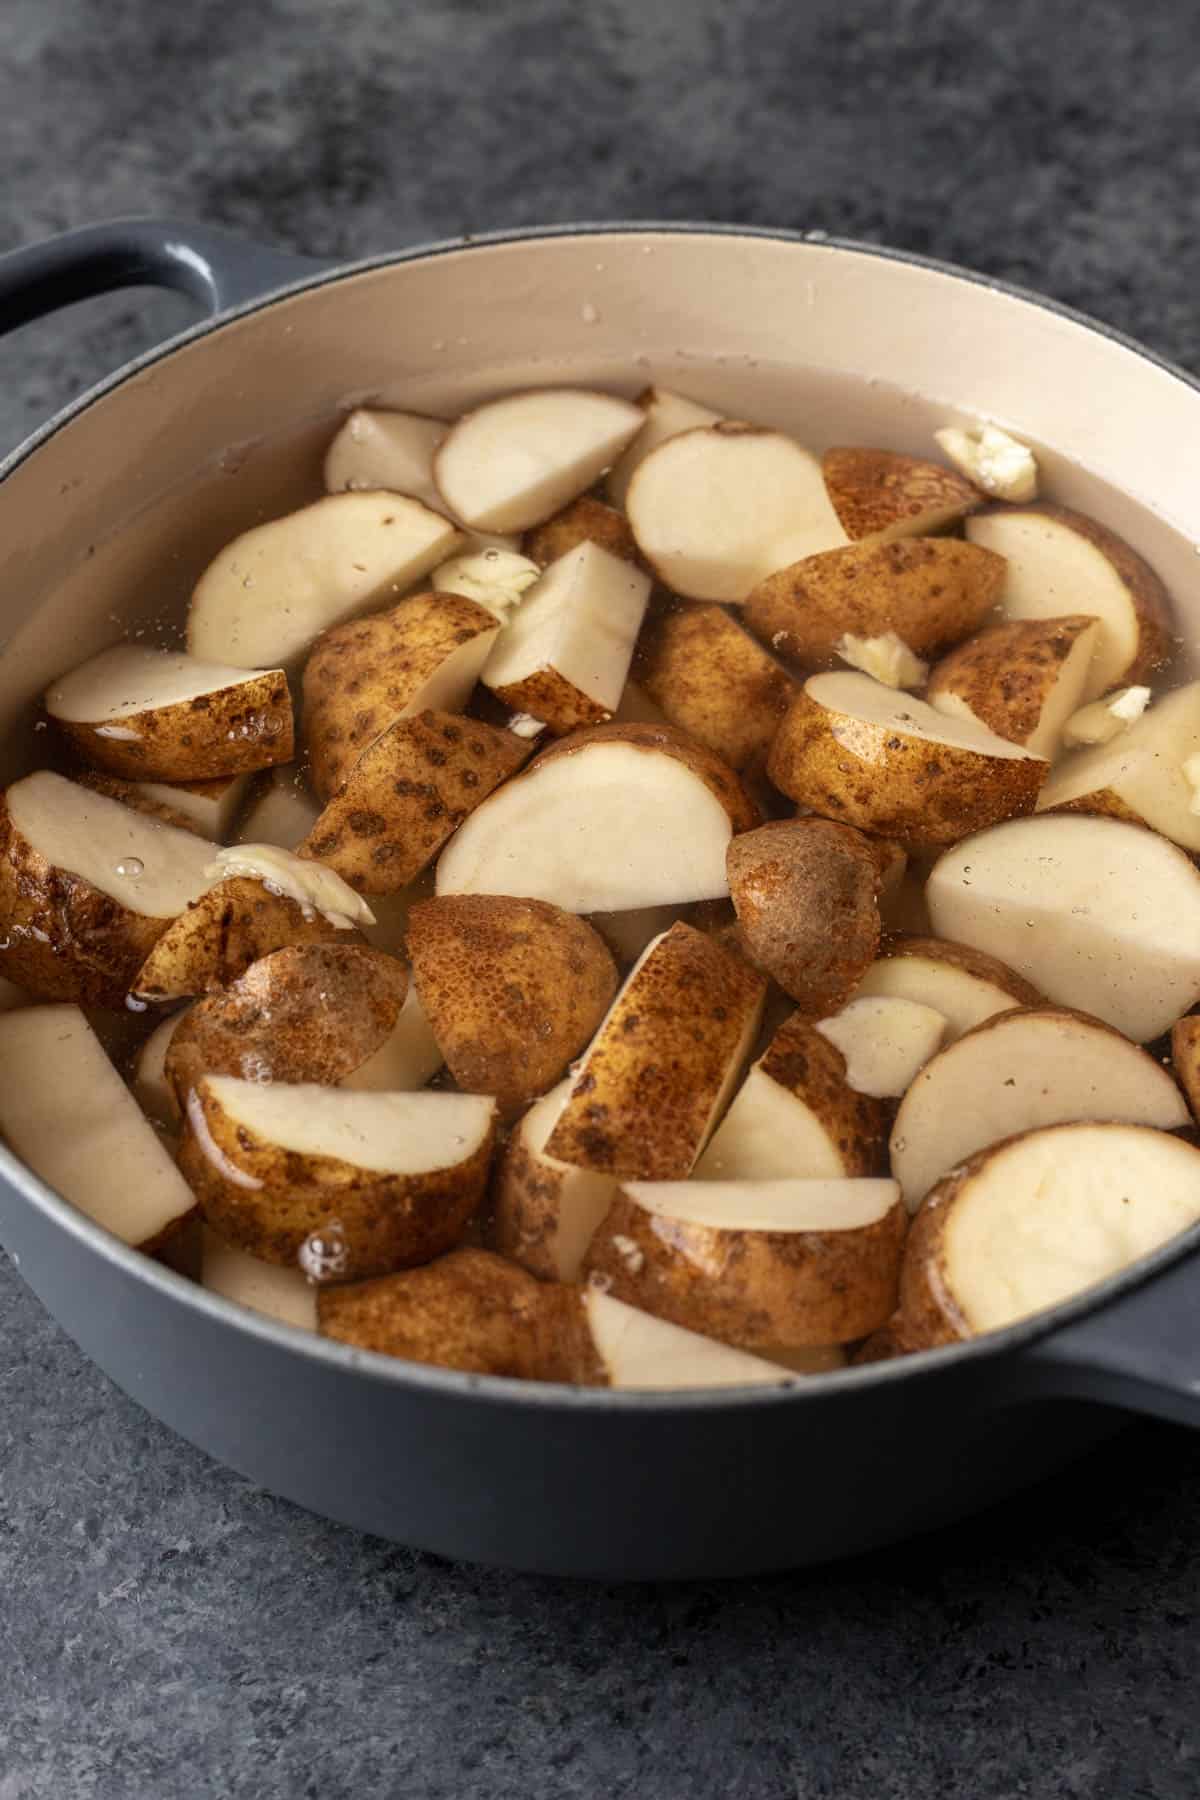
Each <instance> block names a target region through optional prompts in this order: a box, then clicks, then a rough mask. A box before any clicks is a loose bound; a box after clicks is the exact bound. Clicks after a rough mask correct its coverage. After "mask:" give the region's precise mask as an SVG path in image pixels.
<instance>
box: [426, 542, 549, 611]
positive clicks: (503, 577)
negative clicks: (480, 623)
mask: <svg viewBox="0 0 1200 1800" xmlns="http://www.w3.org/2000/svg"><path fill="white" fill-rule="evenodd" d="M514 541H515V542H516V543H520V539H519V538H517V539H515V540H514ZM541 572H542V570H541V565H540V564H539V563H535V562H533V561H531V559H530V558H529V557H528V556H521V555H519V554H518V552H517V551H516V550H502V549H499V548H497V547H496V546H495V545H492V546H491V547H490V548H484V549H480V548H479V540H478V539H476V542H475V545H474V546H473V547H472V548H471V549H470V550H467V551H464V552H463V553H462V554H461V555H459V556H452V557H451V558H450V560H449V562H444V563H439V564H438V566H437V568H436V569H435V570H434V571H433V576H432V578H431V581H430V586H431V587H432V588H433V590H434V592H435V593H437V594H459V595H461V596H462V598H463V599H464V600H474V601H475V603H476V604H477V605H479V606H484V607H486V608H487V610H488V612H490V613H493V614H494V615H495V617H496V619H497V621H498V622H499V623H500V624H501V625H503V624H504V623H505V621H506V620H507V619H508V617H509V615H510V614H511V613H512V612H514V611H515V610H516V608H517V607H518V606H520V604H521V601H522V599H523V598H524V596H525V594H526V593H527V592H528V590H529V589H530V588H531V587H532V586H533V584H534V582H535V581H536V580H537V579H538V577H539V575H540V574H541Z"/></svg>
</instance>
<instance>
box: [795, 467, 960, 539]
mask: <svg viewBox="0 0 1200 1800" xmlns="http://www.w3.org/2000/svg"><path fill="white" fill-rule="evenodd" d="M821 473H822V474H823V475H824V477H825V486H826V489H827V491H828V493H829V498H830V500H831V501H832V503H833V509H834V511H835V513H836V514H837V517H838V520H839V521H840V523H841V525H842V527H843V529H844V530H845V533H846V535H847V537H849V538H850V539H851V540H852V541H854V542H857V541H858V540H859V539H861V538H873V539H874V540H875V541H876V542H877V543H878V542H881V541H884V542H886V541H887V540H888V539H890V538H897V537H921V536H923V535H924V534H925V533H926V532H930V531H944V530H945V529H946V527H947V526H949V525H955V524H957V523H958V521H959V520H960V519H962V518H965V517H966V516H967V514H968V513H972V512H975V511H976V510H977V508H979V507H980V506H982V505H983V495H982V494H981V493H980V492H979V490H978V488H976V487H974V486H973V485H972V484H971V482H969V481H966V480H964V479H963V477H962V476H961V475H958V474H956V473H955V471H954V470H953V469H947V468H946V467H944V465H943V464H941V463H933V462H925V461H923V460H922V459H921V458H920V457H917V456H902V455H900V454H898V453H897V452H896V451H894V450H862V449H854V448H850V449H843V448H839V449H835V450H827V451H826V452H825V454H824V456H823V457H822V458H821Z"/></svg>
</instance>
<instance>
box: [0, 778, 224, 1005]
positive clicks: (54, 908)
mask: <svg viewBox="0 0 1200 1800" xmlns="http://www.w3.org/2000/svg"><path fill="white" fill-rule="evenodd" d="M216 848H217V847H216V845H215V844H210V843H208V842H206V841H205V839H203V838H200V837H197V836H196V835H195V833H193V832H190V831H179V830H176V829H174V828H173V827H172V826H169V825H164V824H162V823H161V822H160V821H159V820H157V819H155V818H152V817H151V816H149V815H148V814H146V813H143V812H140V811H136V810H134V809H133V808H131V807H128V806H123V805H121V803H120V802H119V801H117V800H110V799H109V798H108V797H107V796H106V795H103V794H99V793H96V792H95V791H93V790H92V789H90V788H87V787H82V786H80V785H79V784H78V783H76V782H73V781H65V780H64V779H63V777H62V776H61V775H54V774H51V773H50V772H49V771H47V770H43V771H41V772H40V773H38V774H36V775H27V776H26V777H25V778H24V780H22V781H16V782H14V783H13V784H12V786H11V787H10V788H9V789H8V790H7V793H6V794H5V797H4V806H3V810H2V812H0V934H2V935H0V970H3V972H4V973H5V974H6V975H8V976H9V977H11V978H12V979H13V980H15V981H17V982H18V983H19V984H20V985H21V986H23V987H25V988H27V989H28V990H29V992H30V993H31V994H32V995H34V996H35V997H36V998H38V999H46V1000H74V1001H77V1002H79V1003H80V1004H81V1005H87V1006H114V1007H123V1006H124V1004H125V995H126V994H127V993H128V992H129V989H130V986H131V984H132V983H133V981H134V979H135V977H136V975H137V972H138V970H139V969H140V967H141V966H142V963H143V962H144V960H145V958H146V957H147V956H148V955H149V954H150V953H151V951H152V950H153V948H154V946H155V944H156V942H157V941H158V939H159V938H160V937H161V936H162V934H163V933H164V931H166V930H167V929H168V927H169V924H170V922H171V920H172V919H174V918H175V916H176V915H177V914H178V913H180V912H182V910H183V909H184V908H185V907H186V906H187V905H188V904H189V903H190V902H191V901H193V900H194V899H195V898H196V897H197V896H198V895H201V894H203V893H204V892H205V891H206V890H207V888H208V887H209V886H210V882H211V877H210V876H209V874H208V869H209V866H210V864H211V862H212V858H213V856H214V855H215V854H216Z"/></svg>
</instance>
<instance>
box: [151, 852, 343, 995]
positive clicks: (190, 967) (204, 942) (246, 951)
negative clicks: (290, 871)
mask: <svg viewBox="0 0 1200 1800" xmlns="http://www.w3.org/2000/svg"><path fill="white" fill-rule="evenodd" d="M361 943H362V937H361V935H360V933H359V932H357V931H339V930H338V929H337V928H336V927H335V926H333V925H330V924H329V922H328V920H326V919H324V918H322V916H321V915H320V913H317V914H316V915H315V916H314V917H313V918H311V919H306V918H305V916H304V912H303V910H302V908H301V907H299V906H298V905H297V904H296V902H295V901H294V900H289V899H288V898H287V897H286V896H285V895H283V894H271V893H268V891H267V889H266V887H265V886H264V885H263V883H262V882H261V881H255V880H253V879H252V878H251V877H250V876H247V875H235V876H231V877H230V879H229V880H228V881H220V882H218V883H217V884H216V886H215V887H211V888H209V890H208V892H207V893H206V894H202V895H201V896H200V898H199V900H193V902H192V904H191V905H190V906H189V907H187V908H185V910H184V911H183V912H181V913H180V915H179V917H178V918H177V919H173V920H171V922H170V923H169V924H168V925H167V926H166V929H165V930H163V931H162V932H161V933H160V934H159V936H158V938H157V941H156V942H155V943H154V945H153V946H152V948H151V950H150V953H149V955H148V956H147V957H146V959H145V961H144V963H143V964H142V965H141V967H140V969H139V970H138V971H137V972H136V975H135V978H134V980H133V982H132V984H131V985H132V988H133V991H134V993H136V994H138V995H139V996H140V997H141V998H142V999H143V1000H179V999H184V998H186V997H187V996H190V995H192V994H208V993H211V992H212V991H213V990H214V988H223V987H227V986H228V984H229V983H230V982H231V981H235V980H236V979H237V977H238V976H239V975H243V974H244V973H245V971H246V970H247V969H248V968H249V967H250V964H251V963H253V962H257V961H258V959H259V958H260V957H262V956H267V955H269V953H270V952H271V951H272V950H281V949H283V947H284V945H285V944H361Z"/></svg>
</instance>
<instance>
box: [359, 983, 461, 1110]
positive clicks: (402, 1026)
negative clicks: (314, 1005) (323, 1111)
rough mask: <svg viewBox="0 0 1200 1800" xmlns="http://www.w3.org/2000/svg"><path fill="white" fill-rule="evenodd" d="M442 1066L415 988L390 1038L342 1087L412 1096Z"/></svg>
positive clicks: (412, 987)
mask: <svg viewBox="0 0 1200 1800" xmlns="http://www.w3.org/2000/svg"><path fill="white" fill-rule="evenodd" d="M441 1066H442V1052H441V1050H440V1048H439V1046H438V1041H437V1039H436V1038H435V1037H434V1035H433V1032H432V1031H431V1030H430V1029H429V1020H428V1019H427V1018H426V1017H425V1008H424V1007H423V1006H422V1005H421V996H420V995H419V994H418V992H417V990H416V987H415V986H411V985H410V987H409V990H408V995H407V997H406V999H405V1002H404V1005H403V1006H402V1007H401V1009H400V1017H399V1018H398V1019H397V1020H396V1024H395V1028H394V1030H393V1031H392V1033H391V1035H390V1036H389V1037H387V1038H385V1040H384V1041H383V1043H382V1044H380V1046H379V1048H378V1050H376V1052H375V1054H374V1056H369V1057H368V1058H367V1060H366V1062H364V1063H360V1064H359V1065H358V1067H357V1069H353V1070H352V1071H351V1072H350V1074H349V1075H343V1077H342V1080H341V1083H340V1085H341V1086H342V1087H346V1088H359V1089H362V1090H367V1091H370V1092H372V1093H391V1094H409V1093H415V1091H416V1090H417V1088H423V1087H424V1086H425V1083H426V1082H427V1081H429V1080H430V1079H431V1078H432V1077H433V1076H434V1075H436V1074H437V1072H438V1070H439V1069H440V1068H441Z"/></svg>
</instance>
